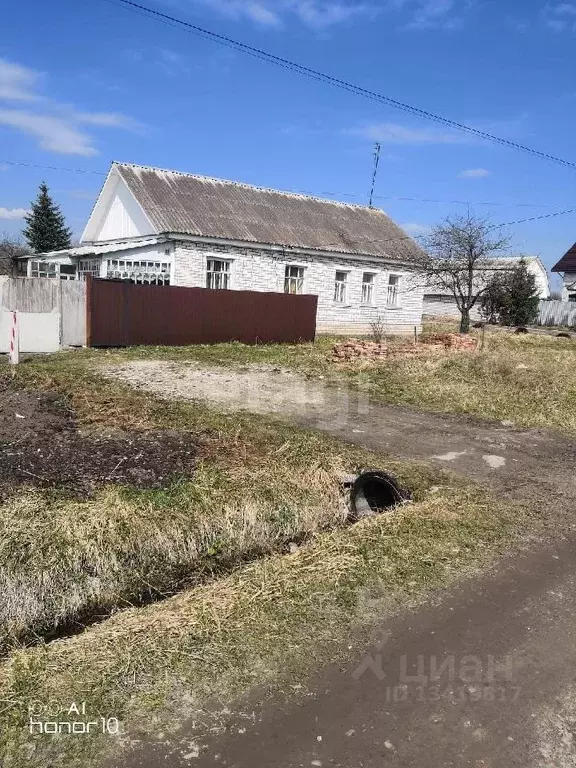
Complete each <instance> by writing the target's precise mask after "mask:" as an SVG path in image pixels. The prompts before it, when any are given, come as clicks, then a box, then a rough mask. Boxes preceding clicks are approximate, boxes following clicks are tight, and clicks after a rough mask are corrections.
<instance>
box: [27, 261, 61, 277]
mask: <svg viewBox="0 0 576 768" xmlns="http://www.w3.org/2000/svg"><path fill="white" fill-rule="evenodd" d="M57 267H58V264H56V262H52V261H33V262H31V264H30V277H57V276H58V269H57Z"/></svg>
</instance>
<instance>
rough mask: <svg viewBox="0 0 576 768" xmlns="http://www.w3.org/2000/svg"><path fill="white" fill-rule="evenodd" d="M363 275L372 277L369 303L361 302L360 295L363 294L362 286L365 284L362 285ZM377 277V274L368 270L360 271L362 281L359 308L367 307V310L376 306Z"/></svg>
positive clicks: (362, 281)
mask: <svg viewBox="0 0 576 768" xmlns="http://www.w3.org/2000/svg"><path fill="white" fill-rule="evenodd" d="M364 275H372V277H373V280H372V300H371V301H370V302H364V301H362V294H363V293H364V285H365V283H364ZM377 275H378V272H372V271H370V270H369V269H363V270H362V275H361V277H362V280H361V283H360V306H361V307H368V308H371V307H372V308H373V307H375V306H376V277H377Z"/></svg>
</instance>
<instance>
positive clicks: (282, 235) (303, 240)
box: [113, 163, 419, 261]
mask: <svg viewBox="0 0 576 768" xmlns="http://www.w3.org/2000/svg"><path fill="white" fill-rule="evenodd" d="M113 169H115V170H116V171H117V172H118V173H119V174H120V176H121V178H122V179H123V180H124V182H125V183H126V185H127V186H128V188H129V189H130V191H131V192H132V194H133V195H134V197H135V198H136V200H137V201H138V203H139V204H140V206H141V207H142V209H143V210H144V212H145V213H146V215H147V216H148V218H149V220H150V222H151V223H152V225H153V226H154V228H155V229H156V231H157V233H163V232H170V233H180V234H187V235H198V236H201V237H210V238H222V239H226V240H236V241H246V242H253V243H265V244H272V245H279V246H286V247H297V248H307V249H313V250H322V251H332V252H336V253H338V252H339V253H350V254H354V253H357V254H366V255H371V256H378V257H382V258H386V259H394V260H399V261H410V260H412V259H413V258H414V257H415V256H416V255H417V254H418V252H419V247H418V246H417V244H416V243H415V242H414V240H413V239H412V238H411V237H409V236H408V235H407V234H406V233H405V232H404V231H403V230H402V229H401V228H400V227H399V226H398V225H397V224H395V223H394V222H393V221H392V219H391V218H390V217H389V216H387V215H386V214H385V213H384V212H383V211H381V210H378V209H374V208H368V207H365V206H360V205H351V204H349V203H340V202H335V201H333V200H322V199H320V198H316V197H310V196H308V195H301V194H295V193H292V192H280V191H278V190H274V189H264V188H261V187H254V186H251V185H249V184H241V183H239V182H235V181H225V180H222V179H213V178H210V177H207V176H197V175H194V174H190V173H180V172H177V171H166V170H162V169H160V168H149V167H147V166H140V165H132V164H127V163H115V164H114V166H113Z"/></svg>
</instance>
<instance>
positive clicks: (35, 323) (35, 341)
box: [0, 308, 60, 353]
mask: <svg viewBox="0 0 576 768" xmlns="http://www.w3.org/2000/svg"><path fill="white" fill-rule="evenodd" d="M11 329H12V312H8V311H6V310H5V309H2V308H0V352H4V353H6V352H8V351H9V349H10V336H11ZM18 329H19V331H18V338H19V345H18V346H19V350H20V352H37V353H44V352H46V353H48V352H57V351H58V350H59V349H60V313H59V312H50V313H49V312H19V313H18Z"/></svg>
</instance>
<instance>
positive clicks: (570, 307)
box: [536, 301, 576, 326]
mask: <svg viewBox="0 0 576 768" xmlns="http://www.w3.org/2000/svg"><path fill="white" fill-rule="evenodd" d="M536 325H569V326H576V302H574V301H541V302H540V304H539V306H538V317H537V319H536Z"/></svg>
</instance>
